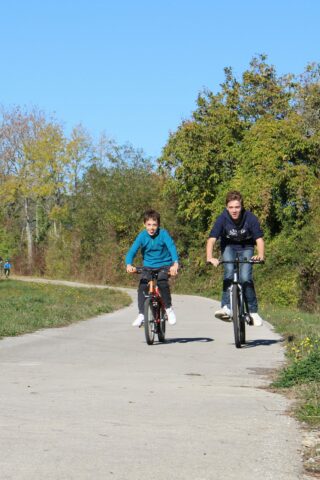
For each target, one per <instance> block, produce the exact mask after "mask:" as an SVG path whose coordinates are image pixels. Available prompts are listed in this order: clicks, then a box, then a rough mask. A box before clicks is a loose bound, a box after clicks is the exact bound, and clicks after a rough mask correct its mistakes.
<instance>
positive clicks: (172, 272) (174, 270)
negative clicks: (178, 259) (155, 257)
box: [169, 263, 179, 277]
mask: <svg viewBox="0 0 320 480" xmlns="http://www.w3.org/2000/svg"><path fill="white" fill-rule="evenodd" d="M178 268H179V265H178V263H174V264H173V265H171V267H170V269H169V272H170V275H171V276H172V277H175V276H176V275H178Z"/></svg>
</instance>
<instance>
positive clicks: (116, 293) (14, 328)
mask: <svg viewBox="0 0 320 480" xmlns="http://www.w3.org/2000/svg"><path fill="white" fill-rule="evenodd" d="M21 280H23V281H21ZM61 283H62V285H61ZM83 287H87V288H83ZM0 302H1V309H0V337H4V336H15V335H22V334H24V333H30V332H34V331H36V330H39V329H41V328H51V327H61V326H66V325H69V324H71V323H73V322H76V321H79V320H84V319H87V318H90V317H93V316H96V315H100V314H103V313H110V312H112V311H114V310H117V309H119V308H122V307H124V306H127V305H129V304H130V303H131V298H130V297H129V295H128V294H126V293H125V292H123V291H120V290H118V289H110V288H107V287H103V286H101V287H100V288H96V287H95V286H93V285H92V286H90V285H84V284H83V285H81V286H80V284H76V283H71V282H59V281H50V280H45V279H36V278H32V277H30V278H28V277H27V278H19V277H16V278H14V279H10V280H2V281H0Z"/></svg>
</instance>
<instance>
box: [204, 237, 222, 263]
mask: <svg viewBox="0 0 320 480" xmlns="http://www.w3.org/2000/svg"><path fill="white" fill-rule="evenodd" d="M216 241H217V239H216V238H215V237H210V238H208V241H207V262H210V263H212V265H214V266H215V267H217V266H218V265H219V260H218V258H214V257H213V256H212V253H213V247H214V246H215V243H216Z"/></svg>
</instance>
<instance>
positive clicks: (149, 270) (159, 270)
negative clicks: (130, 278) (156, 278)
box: [132, 266, 170, 273]
mask: <svg viewBox="0 0 320 480" xmlns="http://www.w3.org/2000/svg"><path fill="white" fill-rule="evenodd" d="M133 267H134V266H133ZM134 268H135V271H134V272H132V273H142V271H143V270H147V271H148V272H155V273H157V272H166V273H169V269H170V267H169V266H168V267H160V268H153V267H134Z"/></svg>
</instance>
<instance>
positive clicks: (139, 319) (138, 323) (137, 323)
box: [132, 313, 144, 327]
mask: <svg viewBox="0 0 320 480" xmlns="http://www.w3.org/2000/svg"><path fill="white" fill-rule="evenodd" d="M143 321H144V315H143V313H139V315H138V316H137V318H136V319H135V321H134V322H133V323H132V326H133V327H141V325H142V324H143Z"/></svg>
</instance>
